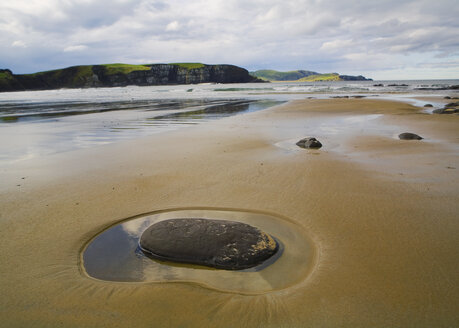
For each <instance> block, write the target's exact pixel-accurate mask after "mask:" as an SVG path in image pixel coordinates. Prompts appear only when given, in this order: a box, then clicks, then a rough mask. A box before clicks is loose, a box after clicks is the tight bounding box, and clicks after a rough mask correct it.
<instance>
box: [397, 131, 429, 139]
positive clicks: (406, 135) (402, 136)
mask: <svg viewBox="0 0 459 328" xmlns="http://www.w3.org/2000/svg"><path fill="white" fill-rule="evenodd" d="M398 137H399V138H400V140H421V139H424V138H423V137H421V136H418V135H417V134H415V133H410V132H404V133H401V134H399V135H398Z"/></svg>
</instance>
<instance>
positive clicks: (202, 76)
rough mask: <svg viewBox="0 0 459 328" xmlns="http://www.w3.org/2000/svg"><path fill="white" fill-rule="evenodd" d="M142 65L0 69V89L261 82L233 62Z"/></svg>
mask: <svg viewBox="0 0 459 328" xmlns="http://www.w3.org/2000/svg"><path fill="white" fill-rule="evenodd" d="M145 66H148V67H150V69H147V70H133V71H131V72H129V73H121V72H119V73H115V74H113V73H112V72H110V71H109V69H108V68H107V67H106V66H105V65H94V66H73V67H68V68H65V69H60V70H54V71H48V72H40V73H35V74H23V75H15V74H12V73H11V71H9V70H0V91H20V90H45V89H59V88H91V87H122V86H127V85H139V86H146V85H166V84H194V83H247V82H261V80H259V79H257V78H256V77H253V76H251V75H250V74H249V72H248V71H247V70H246V69H244V68H241V67H238V66H234V65H202V67H198V68H187V67H186V66H182V65H178V64H155V65H145Z"/></svg>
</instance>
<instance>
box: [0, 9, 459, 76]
mask: <svg viewBox="0 0 459 328" xmlns="http://www.w3.org/2000/svg"><path fill="white" fill-rule="evenodd" d="M0 42H1V43H0V44H1V45H2V46H1V51H0V68H10V69H11V70H12V71H13V72H15V73H32V72H36V71H42V70H48V69H55V68H62V67H67V66H72V65H81V64H100V63H115V62H122V63H131V64H136V63H139V64H141V63H161V62H162V63H164V62H165V63H170V62H203V63H208V64H225V63H228V64H235V65H239V66H242V67H245V68H247V69H249V70H256V69H262V68H271V69H277V70H293V69H307V70H313V71H318V72H322V73H326V72H339V73H341V74H352V75H358V74H363V75H365V76H367V77H371V78H374V79H416V78H456V79H457V78H459V3H458V0H426V1H424V0H415V1H408V0H407V1H404V0H256V1H253V0H172V1H162V0H1V1H0Z"/></svg>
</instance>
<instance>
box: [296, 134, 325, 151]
mask: <svg viewBox="0 0 459 328" xmlns="http://www.w3.org/2000/svg"><path fill="white" fill-rule="evenodd" d="M296 145H297V146H298V147H301V148H306V149H309V148H315V149H319V148H320V147H322V144H321V143H320V141H319V140H317V139H316V138H312V137H308V138H304V139H301V140H300V141H298V142H297V143H296Z"/></svg>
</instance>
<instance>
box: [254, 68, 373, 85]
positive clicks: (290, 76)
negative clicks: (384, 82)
mask: <svg viewBox="0 0 459 328" xmlns="http://www.w3.org/2000/svg"><path fill="white" fill-rule="evenodd" d="M250 74H251V75H253V76H256V77H258V78H260V79H262V80H265V81H271V82H274V81H284V82H285V81H290V82H318V81H373V80H372V79H367V78H366V77H364V76H362V75H358V76H352V75H340V74H338V73H325V74H324V73H317V72H313V71H305V70H296V71H288V72H279V71H275V70H269V69H262V70H258V71H254V72H250Z"/></svg>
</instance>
